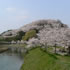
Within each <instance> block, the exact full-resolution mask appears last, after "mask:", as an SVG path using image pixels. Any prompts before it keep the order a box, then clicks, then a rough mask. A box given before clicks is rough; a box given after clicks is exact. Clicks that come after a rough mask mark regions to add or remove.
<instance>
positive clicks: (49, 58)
mask: <svg viewBox="0 0 70 70" xmlns="http://www.w3.org/2000/svg"><path fill="white" fill-rule="evenodd" d="M21 70H70V57H69V56H60V55H55V54H50V53H46V52H43V51H42V50H40V49H39V48H36V49H33V50H31V51H30V52H29V53H28V54H27V55H26V56H25V57H24V64H23V65H22V67H21Z"/></svg>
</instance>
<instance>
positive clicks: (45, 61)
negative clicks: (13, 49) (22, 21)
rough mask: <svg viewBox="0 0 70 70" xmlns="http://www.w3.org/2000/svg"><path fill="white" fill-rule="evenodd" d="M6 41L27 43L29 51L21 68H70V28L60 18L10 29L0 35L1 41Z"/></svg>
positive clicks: (58, 69)
mask: <svg viewBox="0 0 70 70" xmlns="http://www.w3.org/2000/svg"><path fill="white" fill-rule="evenodd" d="M6 41H7V42H10V43H16V44H17V43H18V44H21V43H23V44H25V48H26V49H27V50H28V52H27V54H26V55H25V56H24V64H23V65H22V67H21V70H70V67H69V65H70V63H69V61H70V60H69V59H70V57H69V55H70V28H69V27H68V26H67V25H66V24H63V23H62V22H61V21H60V20H51V19H49V20H38V21H34V22H32V23H31V24H27V25H25V26H23V27H21V28H19V29H16V30H8V31H6V32H3V33H2V34H1V35H0V43H4V42H6ZM39 47H40V48H39ZM33 48H34V49H33ZM53 53H55V54H53ZM57 54H59V55H57ZM61 55H67V56H61Z"/></svg>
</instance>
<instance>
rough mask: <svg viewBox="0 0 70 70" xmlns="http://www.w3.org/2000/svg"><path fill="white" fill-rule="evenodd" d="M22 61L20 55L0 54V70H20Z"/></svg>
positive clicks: (8, 52) (11, 53)
mask: <svg viewBox="0 0 70 70" xmlns="http://www.w3.org/2000/svg"><path fill="white" fill-rule="evenodd" d="M22 63H23V59H22V56H21V54H20V53H13V52H10V51H7V52H5V53H2V54H0V70H20V67H21V65H22Z"/></svg>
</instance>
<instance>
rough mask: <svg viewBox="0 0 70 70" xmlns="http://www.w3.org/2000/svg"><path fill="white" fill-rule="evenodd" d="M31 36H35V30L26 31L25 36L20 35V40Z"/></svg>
mask: <svg viewBox="0 0 70 70" xmlns="http://www.w3.org/2000/svg"><path fill="white" fill-rule="evenodd" d="M32 37H36V30H30V31H28V32H26V33H25V36H23V37H22V40H25V41H27V40H29V39H30V38H32Z"/></svg>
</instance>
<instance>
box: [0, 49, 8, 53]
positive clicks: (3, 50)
mask: <svg viewBox="0 0 70 70" xmlns="http://www.w3.org/2000/svg"><path fill="white" fill-rule="evenodd" d="M7 50H8V48H0V53H2V52H5V51H7Z"/></svg>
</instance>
